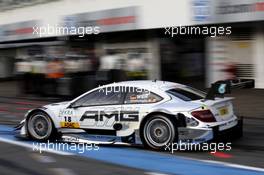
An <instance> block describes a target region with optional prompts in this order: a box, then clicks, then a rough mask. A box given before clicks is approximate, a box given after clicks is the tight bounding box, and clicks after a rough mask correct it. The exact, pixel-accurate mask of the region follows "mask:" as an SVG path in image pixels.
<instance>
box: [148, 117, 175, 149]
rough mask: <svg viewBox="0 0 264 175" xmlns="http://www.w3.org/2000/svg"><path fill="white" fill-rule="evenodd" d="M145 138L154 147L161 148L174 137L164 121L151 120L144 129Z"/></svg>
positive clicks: (158, 119) (169, 126)
mask: <svg viewBox="0 0 264 175" xmlns="http://www.w3.org/2000/svg"><path fill="white" fill-rule="evenodd" d="M144 134H145V138H147V141H148V142H149V143H150V144H151V145H153V146H155V147H162V146H165V145H166V144H167V143H169V142H170V141H171V138H172V137H173V135H174V132H173V129H172V127H171V125H170V124H169V123H168V122H167V121H166V120H164V119H160V118H157V119H153V120H151V121H150V122H149V123H148V124H147V126H146V127H145V131H144Z"/></svg>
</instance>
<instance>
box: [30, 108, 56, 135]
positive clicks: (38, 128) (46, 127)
mask: <svg viewBox="0 0 264 175" xmlns="http://www.w3.org/2000/svg"><path fill="white" fill-rule="evenodd" d="M27 129H28V133H29V136H30V137H31V138H32V139H34V140H47V139H49V138H50V137H51V136H52V133H53V132H54V126H53V123H52V121H51V119H50V117H49V116H48V115H47V114H46V113H44V112H35V113H33V114H32V115H31V116H30V117H29V119H28V121H27Z"/></svg>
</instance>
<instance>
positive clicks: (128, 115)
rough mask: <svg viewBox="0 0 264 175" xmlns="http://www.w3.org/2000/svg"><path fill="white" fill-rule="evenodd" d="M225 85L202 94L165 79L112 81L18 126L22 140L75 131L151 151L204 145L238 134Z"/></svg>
mask: <svg viewBox="0 0 264 175" xmlns="http://www.w3.org/2000/svg"><path fill="white" fill-rule="evenodd" d="M227 87H228V86H227V84H225V83H218V84H214V86H213V88H211V89H210V90H209V92H208V94H207V95H206V94H205V93H204V92H202V91H199V90H197V89H194V88H192V87H189V86H186V85H182V84H177V83H172V82H166V81H151V80H144V81H143V80H140V81H126V82H118V83H112V84H108V85H104V86H100V87H98V88H95V89H93V90H91V91H89V92H87V93H85V94H83V95H81V96H79V97H77V98H75V99H74V100H72V101H68V102H61V103H54V104H50V105H46V106H43V107H40V108H37V109H33V110H30V111H28V112H27V114H26V115H25V119H24V120H23V121H21V123H20V125H19V126H18V127H17V128H18V129H20V135H21V136H23V137H28V138H32V139H34V140H47V139H51V138H55V137H57V136H59V135H61V134H58V133H64V132H69V130H71V131H73V130H74V131H80V132H86V133H88V134H108V135H114V136H119V137H121V138H122V141H123V142H130V143H133V142H135V141H136V140H137V139H139V140H141V142H142V143H143V144H144V145H145V146H146V147H149V148H152V149H161V148H164V147H165V145H167V144H169V143H174V142H179V141H181V142H188V143H190V142H191V143H203V142H207V141H210V140H212V139H214V138H216V137H218V136H219V135H221V134H222V133H223V134H227V132H230V133H231V134H233V135H241V134H242V120H240V119H238V117H237V116H236V115H235V114H234V112H233V105H232V99H233V98H231V97H223V96H222V94H224V93H225V92H227V91H228V89H227ZM216 94H218V95H220V96H222V97H215V96H216ZM228 135H229V134H228Z"/></svg>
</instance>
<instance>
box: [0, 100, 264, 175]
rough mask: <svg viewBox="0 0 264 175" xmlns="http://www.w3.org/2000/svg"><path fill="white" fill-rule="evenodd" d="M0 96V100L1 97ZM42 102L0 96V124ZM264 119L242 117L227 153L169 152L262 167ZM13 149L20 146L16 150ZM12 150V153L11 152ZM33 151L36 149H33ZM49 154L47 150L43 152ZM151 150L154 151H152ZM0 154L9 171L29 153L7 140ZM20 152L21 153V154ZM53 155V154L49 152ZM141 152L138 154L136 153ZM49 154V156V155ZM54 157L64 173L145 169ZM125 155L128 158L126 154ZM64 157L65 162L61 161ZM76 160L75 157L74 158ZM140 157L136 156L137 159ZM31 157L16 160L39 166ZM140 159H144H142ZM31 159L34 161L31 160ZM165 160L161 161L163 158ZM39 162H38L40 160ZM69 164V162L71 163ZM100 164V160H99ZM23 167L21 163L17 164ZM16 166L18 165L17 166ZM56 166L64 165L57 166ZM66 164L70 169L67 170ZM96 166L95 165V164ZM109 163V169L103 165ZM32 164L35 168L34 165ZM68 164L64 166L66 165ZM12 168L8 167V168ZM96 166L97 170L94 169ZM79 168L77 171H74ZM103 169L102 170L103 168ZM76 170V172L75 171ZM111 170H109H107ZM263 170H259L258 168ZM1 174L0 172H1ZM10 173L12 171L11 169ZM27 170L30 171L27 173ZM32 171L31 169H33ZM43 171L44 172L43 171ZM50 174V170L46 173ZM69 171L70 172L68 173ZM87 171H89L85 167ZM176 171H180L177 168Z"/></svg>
mask: <svg viewBox="0 0 264 175" xmlns="http://www.w3.org/2000/svg"><path fill="white" fill-rule="evenodd" d="M1 100H2V101H1ZM44 104H46V103H45V102H43V101H28V100H17V99H15V100H14V99H0V124H4V125H8V126H14V125H15V124H17V123H18V122H19V121H20V120H21V119H22V118H23V115H24V112H25V111H26V110H28V108H32V107H37V106H41V105H44ZM108 147H109V148H110V149H111V148H114V150H116V151H118V150H123V151H124V150H127V149H129V150H133V151H135V152H138V151H139V152H144V153H145V152H146V153H151V154H152V152H151V151H148V150H144V149H142V148H140V147H139V148H138V147H129V148H128V147H119V146H108ZM11 148H12V149H11ZM263 148H264V120H263V119H260V118H246V119H245V122H244V137H243V138H242V139H240V140H238V141H235V142H233V143H232V150H231V151H230V152H225V153H224V154H226V155H227V156H219V155H218V156H217V155H214V154H210V153H208V152H175V153H174V154H173V156H175V157H178V156H182V157H188V158H195V159H200V160H207V161H221V162H229V163H236V164H239V165H247V166H253V167H262V168H264V149H263ZM16 150H21V152H20V151H16ZM4 153H9V154H7V155H6V154H4ZM11 153H12V154H11ZM35 154H36V153H35ZM45 154H48V155H50V153H45ZM154 154H155V153H154ZM160 154H162V155H165V156H167V157H171V154H170V153H164V152H162V153H160ZM0 155H1V156H0V157H3V156H2V155H5V156H6V157H5V158H4V161H3V162H0V166H1V165H2V166H3V167H4V168H3V172H10V171H11V170H9V169H10V167H8V166H5V165H7V164H12V161H13V163H14V164H12V165H15V164H16V163H15V161H16V157H22V159H23V158H24V157H28V156H29V155H31V153H30V152H27V151H25V149H24V148H20V147H18V146H11V145H10V144H7V143H2V142H1V144H0ZM21 155H24V156H21ZM52 155H53V154H52ZM9 156H10V159H8V161H10V162H9V163H7V162H8V161H7V162H5V160H6V158H8V157H9ZM139 156H141V155H139ZM52 157H53V156H52ZM55 157H56V160H57V157H58V159H59V160H61V165H64V164H65V165H69V166H58V167H59V168H53V169H52V170H51V171H57V172H60V173H61V172H64V173H66V172H67V173H68V174H69V172H71V173H72V172H74V173H75V174H82V172H87V171H89V169H91V168H93V169H94V171H95V174H129V173H131V174H132V173H133V172H134V174H140V173H141V174H142V173H146V170H144V171H143V170H138V169H135V167H134V168H130V169H129V168H126V167H125V168H124V169H125V170H127V171H125V170H124V171H121V170H120V173H114V172H115V168H117V169H118V168H120V167H122V166H120V165H114V164H106V167H100V166H99V167H98V166H97V165H99V164H98V163H94V162H96V160H94V159H86V158H85V159H84V158H83V157H80V156H77V157H75V156H73V157H74V158H67V159H66V158H65V156H60V155H55ZM150 158H151V157H150ZM128 159H129V158H128ZM64 160H65V162H64ZM76 160H78V161H76ZM139 160H140V159H139ZM32 161H33V160H31V161H26V160H24V161H22V160H21V161H20V162H27V163H28V164H29V165H30V168H33V170H36V171H37V170H39V168H38V167H40V166H42V165H39V166H37V165H36V166H31V164H32V165H33V163H32ZM81 161H88V162H87V164H85V163H84V164H80V165H79V164H78V165H79V166H77V165H76V167H80V168H77V169H75V170H72V169H71V168H72V167H75V163H77V162H81ZM142 161H147V160H144V159H142ZM33 162H34V161H33ZM164 163H165V162H164ZM41 164H42V163H41ZM71 164H72V165H73V166H72V165H71ZM100 165H101V162H100ZM21 167H24V166H21ZM21 167H20V168H21ZM60 167H66V170H64V169H65V168H61V169H60ZM69 167H70V170H69ZM95 167H96V168H95ZM107 167H109V169H107ZM34 168H35V169H34ZM67 168H68V169H67ZM11 169H12V168H11ZM97 169H98V171H97ZM121 169H122V168H121ZM76 170H77V171H76ZM78 170H80V171H78ZM103 170H106V171H103ZM49 171H50V169H47V172H49ZM76 172H77V173H76ZM111 172H113V173H111ZM17 173H18V174H22V173H21V172H19V171H18V172H17ZM262 173H263V172H262ZM1 174H2V173H1ZM12 174H13V173H12ZM27 174H30V173H27ZM33 174H34V173H33ZM44 174H47V173H44ZM48 174H52V173H48ZM72 174H73V173H72ZM89 174H92V173H90V171H89ZM179 174H182V173H181V172H179Z"/></svg>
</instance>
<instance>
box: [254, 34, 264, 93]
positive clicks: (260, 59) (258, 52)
mask: <svg viewBox="0 0 264 175" xmlns="http://www.w3.org/2000/svg"><path fill="white" fill-rule="evenodd" d="M254 38H255V42H254V46H253V49H254V52H253V53H254V56H253V60H254V63H255V68H256V69H255V76H256V84H255V87H256V88H264V32H263V31H259V32H257V33H256V34H255V36H254Z"/></svg>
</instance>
